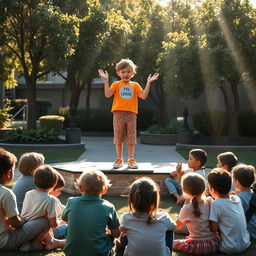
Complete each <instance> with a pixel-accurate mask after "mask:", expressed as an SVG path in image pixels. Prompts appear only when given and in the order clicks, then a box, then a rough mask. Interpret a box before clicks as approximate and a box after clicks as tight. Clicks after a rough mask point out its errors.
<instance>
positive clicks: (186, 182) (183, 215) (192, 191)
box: [173, 172, 219, 254]
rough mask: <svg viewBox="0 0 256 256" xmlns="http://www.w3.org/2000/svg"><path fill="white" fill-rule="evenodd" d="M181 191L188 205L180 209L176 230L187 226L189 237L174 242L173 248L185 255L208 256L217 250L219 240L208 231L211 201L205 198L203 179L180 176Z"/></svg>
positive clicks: (194, 175) (195, 175)
mask: <svg viewBox="0 0 256 256" xmlns="http://www.w3.org/2000/svg"><path fill="white" fill-rule="evenodd" d="M181 184H182V189H183V194H184V196H185V197H186V198H187V199H189V200H190V201H189V203H187V204H186V203H185V205H184V206H183V207H182V208H181V210H180V213H179V216H178V218H177V220H176V224H177V229H181V228H182V227H183V226H184V225H185V224H186V225H187V228H188V231H189V236H187V237H186V238H185V239H181V240H174V242H173V248H174V249H176V250H178V251H182V252H185V253H192V254H209V253H214V252H215V251H216V249H217V248H218V242H219V239H218V238H217V236H216V234H215V233H214V232H212V231H211V230H210V222H209V214H210V204H211V201H212V199H211V198H210V197H208V198H205V196H204V192H205V187H206V186H205V185H206V184H205V179H204V178H203V177H202V176H201V175H199V174H197V173H193V172H191V173H187V174H185V175H184V176H182V181H181Z"/></svg>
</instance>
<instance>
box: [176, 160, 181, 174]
mask: <svg viewBox="0 0 256 256" xmlns="http://www.w3.org/2000/svg"><path fill="white" fill-rule="evenodd" d="M181 170H182V162H181V161H179V162H178V163H177V165H176V172H177V174H178V175H181Z"/></svg>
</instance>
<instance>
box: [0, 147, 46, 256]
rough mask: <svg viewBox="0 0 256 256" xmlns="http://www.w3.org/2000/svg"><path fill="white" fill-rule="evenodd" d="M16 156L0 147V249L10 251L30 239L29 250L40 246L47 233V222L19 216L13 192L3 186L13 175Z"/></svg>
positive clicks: (44, 219)
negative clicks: (29, 219)
mask: <svg viewBox="0 0 256 256" xmlns="http://www.w3.org/2000/svg"><path fill="white" fill-rule="evenodd" d="M16 161H17V159H16V157H15V156H14V155H13V154H12V153H10V152H8V151H6V150H4V149H2V148H1V149H0V167H1V168H0V205H1V207H0V251H11V250H15V249H17V248H19V247H20V246H23V244H25V243H26V242H28V241H31V247H30V249H31V250H34V249H40V248H41V243H42V240H41V237H42V236H44V235H45V234H47V233H48V231H49V228H50V227H49V222H48V220H47V219H46V218H38V219H35V220H32V221H28V222H26V221H25V220H24V219H22V218H20V217H19V212H18V209H17V204H16V197H15V194H14V193H13V192H12V191H11V190H10V189H8V188H6V187H5V186H6V185H8V184H10V183H11V181H12V178H13V176H14V168H15V162H16Z"/></svg>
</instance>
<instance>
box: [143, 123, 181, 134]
mask: <svg viewBox="0 0 256 256" xmlns="http://www.w3.org/2000/svg"><path fill="white" fill-rule="evenodd" d="M181 126H182V122H181V121H178V120H172V121H171V123H170V124H169V125H167V126H166V127H164V128H161V127H159V126H158V125H157V124H154V125H152V126H150V127H149V128H148V129H147V131H148V132H149V133H155V134H177V133H178V131H179V130H180V129H181Z"/></svg>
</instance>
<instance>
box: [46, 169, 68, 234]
mask: <svg viewBox="0 0 256 256" xmlns="http://www.w3.org/2000/svg"><path fill="white" fill-rule="evenodd" d="M64 186H65V180H64V178H63V177H62V175H61V174H60V173H58V180H57V184H56V186H55V187H54V188H53V190H52V191H51V192H50V195H52V196H54V197H55V198H56V201H57V207H56V211H57V220H58V226H57V227H56V228H54V229H53V235H54V237H55V238H57V239H59V238H63V237H64V236H65V235H66V233H67V228H68V225H67V223H66V222H65V221H63V220H62V219H61V216H62V212H63V210H64V209H65V207H66V206H65V205H63V204H62V203H61V201H60V200H59V198H58V197H59V196H60V195H61V191H62V189H63V188H64Z"/></svg>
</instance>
